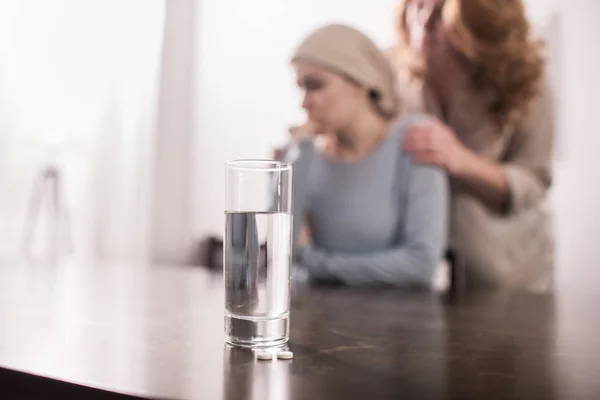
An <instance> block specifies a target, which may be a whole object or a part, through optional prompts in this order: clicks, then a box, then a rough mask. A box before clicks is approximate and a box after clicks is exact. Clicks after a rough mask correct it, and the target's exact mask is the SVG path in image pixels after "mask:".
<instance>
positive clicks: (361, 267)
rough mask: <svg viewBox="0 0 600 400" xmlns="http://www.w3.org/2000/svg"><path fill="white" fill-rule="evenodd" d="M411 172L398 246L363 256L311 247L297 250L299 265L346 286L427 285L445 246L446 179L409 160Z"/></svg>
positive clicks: (313, 275) (439, 172)
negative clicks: (403, 222) (404, 216)
mask: <svg viewBox="0 0 600 400" xmlns="http://www.w3.org/2000/svg"><path fill="white" fill-rule="evenodd" d="M399 164H402V163H399ZM404 165H405V166H406V165H407V164H406V163H405V164H404ZM410 168H411V170H410V182H409V189H408V197H407V202H406V207H407V209H406V221H405V224H404V225H403V226H400V227H399V237H400V238H401V242H400V243H399V244H398V245H397V246H396V247H392V248H389V249H386V250H382V251H379V252H373V253H367V254H348V253H340V252H331V251H326V250H324V249H319V248H317V247H315V246H314V245H309V246H307V247H305V248H302V249H298V251H297V256H298V261H299V262H300V263H301V264H302V265H303V266H304V267H306V269H307V270H308V272H309V274H310V276H311V278H314V279H317V280H339V281H341V282H342V283H344V284H346V285H349V286H363V285H377V284H384V285H393V286H400V287H409V286H427V285H429V284H430V282H431V280H432V277H433V274H434V272H435V269H436V267H437V266H438V264H439V261H440V260H441V258H442V256H443V252H444V250H445V247H446V238H447V233H448V232H447V226H448V207H449V204H448V203H449V189H448V181H447V176H446V174H445V173H444V172H443V171H442V169H440V168H437V167H433V166H424V165H416V164H412V162H410Z"/></svg>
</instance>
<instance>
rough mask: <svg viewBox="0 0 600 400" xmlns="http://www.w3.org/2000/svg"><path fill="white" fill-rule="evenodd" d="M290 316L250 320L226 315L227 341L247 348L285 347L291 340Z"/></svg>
mask: <svg viewBox="0 0 600 400" xmlns="http://www.w3.org/2000/svg"><path fill="white" fill-rule="evenodd" d="M289 332H290V317H289V314H287V315H285V316H283V317H279V318H268V319H267V318H249V317H240V316H233V315H230V314H225V341H226V342H227V343H229V344H231V345H233V346H238V347H246V348H260V347H277V346H283V345H284V344H286V343H287V342H288V340H289V336H290V335H289Z"/></svg>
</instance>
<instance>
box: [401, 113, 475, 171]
mask: <svg viewBox="0 0 600 400" xmlns="http://www.w3.org/2000/svg"><path fill="white" fill-rule="evenodd" d="M404 149H405V150H406V151H408V152H410V153H412V155H413V157H414V160H415V161H416V162H418V163H421V164H434V165H439V166H440V167H442V168H444V169H445V170H446V171H448V173H449V174H450V175H454V176H457V175H458V176H460V175H462V174H464V173H465V171H466V170H467V169H468V166H469V163H470V160H471V159H472V156H473V153H472V152H471V150H469V149H468V148H466V147H465V146H464V145H463V144H462V143H461V142H460V140H458V138H457V137H456V134H455V133H454V131H452V129H450V128H449V127H448V126H446V125H444V124H442V123H441V122H433V123H426V124H419V125H415V126H413V127H411V128H409V131H408V134H407V135H406V137H405V139H404Z"/></svg>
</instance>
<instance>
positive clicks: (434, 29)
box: [405, 0, 450, 62]
mask: <svg viewBox="0 0 600 400" xmlns="http://www.w3.org/2000/svg"><path fill="white" fill-rule="evenodd" d="M444 3H445V0H408V2H407V5H406V14H405V18H406V21H405V22H406V29H407V34H408V39H409V45H410V48H411V50H412V51H413V52H415V53H416V54H418V55H419V56H420V57H423V59H424V60H425V61H426V62H443V61H444V60H445V59H446V57H448V55H449V53H450V52H449V43H448V40H447V35H446V30H445V29H444V24H443V23H442V11H443V7H444Z"/></svg>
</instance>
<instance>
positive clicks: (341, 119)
mask: <svg viewBox="0 0 600 400" xmlns="http://www.w3.org/2000/svg"><path fill="white" fill-rule="evenodd" d="M294 67H295V70H296V80H297V83H298V87H300V88H301V89H302V90H303V91H304V98H303V101H302V108H304V110H305V111H306V113H307V116H308V119H309V120H310V121H312V122H313V123H315V124H316V125H317V126H319V128H320V129H321V130H322V131H323V132H338V131H339V130H343V129H344V128H345V127H346V126H348V124H350V123H351V121H352V120H353V118H354V117H355V116H356V115H357V114H359V113H360V112H361V111H362V110H361V108H362V107H366V106H367V104H368V103H367V100H366V98H367V94H366V90H365V89H363V88H361V87H359V86H357V85H355V84H353V83H351V82H349V81H348V80H347V79H345V78H344V77H342V76H341V75H339V74H336V73H335V72H333V71H330V70H329V69H327V68H323V67H321V66H318V65H315V64H313V63H310V62H308V61H304V60H297V61H296V62H294Z"/></svg>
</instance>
